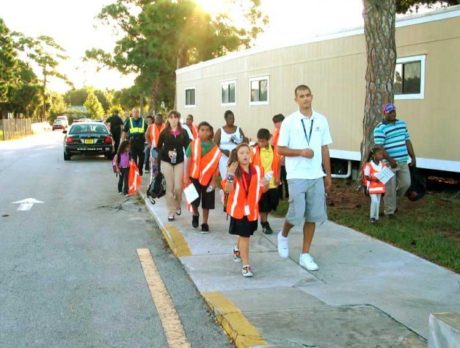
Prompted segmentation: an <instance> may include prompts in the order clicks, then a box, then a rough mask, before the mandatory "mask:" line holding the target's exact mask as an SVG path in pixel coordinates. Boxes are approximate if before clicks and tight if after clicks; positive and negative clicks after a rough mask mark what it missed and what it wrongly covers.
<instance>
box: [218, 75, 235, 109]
mask: <svg viewBox="0 0 460 348" xmlns="http://www.w3.org/2000/svg"><path fill="white" fill-rule="evenodd" d="M235 89H236V82H235V81H227V82H222V84H221V91H222V105H229V104H231V105H235Z"/></svg>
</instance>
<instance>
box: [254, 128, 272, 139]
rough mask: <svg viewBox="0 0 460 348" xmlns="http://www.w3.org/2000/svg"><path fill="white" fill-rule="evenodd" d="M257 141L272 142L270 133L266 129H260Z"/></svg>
mask: <svg viewBox="0 0 460 348" xmlns="http://www.w3.org/2000/svg"><path fill="white" fill-rule="evenodd" d="M257 139H264V140H270V131H269V130H268V129H266V128H260V129H259V130H258V131H257Z"/></svg>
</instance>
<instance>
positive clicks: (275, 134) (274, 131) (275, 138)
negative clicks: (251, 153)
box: [272, 128, 280, 151]
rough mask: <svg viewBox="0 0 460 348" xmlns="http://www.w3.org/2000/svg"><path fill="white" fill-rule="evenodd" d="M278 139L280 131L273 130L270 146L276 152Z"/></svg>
mask: <svg viewBox="0 0 460 348" xmlns="http://www.w3.org/2000/svg"><path fill="white" fill-rule="evenodd" d="M279 138H280V130H279V129H278V128H275V129H274V130H273V136H272V146H273V148H274V149H276V151H278V140H279Z"/></svg>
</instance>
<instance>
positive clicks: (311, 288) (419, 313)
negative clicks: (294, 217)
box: [143, 190, 460, 348]
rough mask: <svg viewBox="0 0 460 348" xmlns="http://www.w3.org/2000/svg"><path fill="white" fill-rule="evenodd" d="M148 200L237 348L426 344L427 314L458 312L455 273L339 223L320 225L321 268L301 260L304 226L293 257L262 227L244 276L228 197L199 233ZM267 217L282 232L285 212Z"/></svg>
mask: <svg viewBox="0 0 460 348" xmlns="http://www.w3.org/2000/svg"><path fill="white" fill-rule="evenodd" d="M143 192H145V190H144V191H143ZM143 196H144V195H143ZM216 198H217V197H216ZM216 200H217V199H216ZM146 204H147V207H148V208H149V210H150V211H151V212H152V214H153V215H154V217H155V218H156V220H157V222H158V224H159V226H160V228H161V229H162V231H163V234H164V236H165V238H166V240H167V241H168V243H169V245H170V246H171V249H172V250H173V251H174V253H175V254H176V256H177V257H178V258H179V259H180V260H181V262H182V264H183V265H184V267H185V269H186V270H187V272H188V273H189V275H190V277H191V278H192V280H193V281H194V283H195V284H196V286H197V288H198V290H199V291H200V292H201V294H202V295H203V297H204V298H205V299H206V301H207V302H208V304H209V306H210V308H211V309H212V310H213V311H214V313H215V314H216V317H217V320H218V321H219V322H220V324H221V325H222V327H223V328H224V329H225V330H226V332H227V333H228V334H229V335H230V337H231V338H232V339H233V340H234V342H235V343H236V345H237V346H239V347H250V346H270V347H328V348H329V347H363V348H364V347H366V348H369V347H425V346H426V338H427V337H428V317H429V314H430V313H433V312H446V311H449V312H453V311H457V312H458V311H460V276H459V275H458V274H456V273H453V272H451V271H448V270H446V269H444V268H442V267H439V266H437V265H435V264H433V263H430V262H428V261H426V260H424V259H421V258H419V257H417V256H414V255H412V254H410V253H407V252H405V251H402V250H400V249H397V248H395V247H393V246H390V245H388V244H386V243H383V242H380V241H378V240H375V239H373V238H371V237H368V236H366V235H364V234H362V233H359V232H356V231H354V230H352V229H349V228H346V227H343V226H340V225H337V224H335V223H332V222H327V223H325V224H323V225H321V226H319V227H318V228H317V233H316V235H315V239H314V241H313V247H312V254H313V255H314V256H315V258H316V260H317V262H318V264H319V265H320V270H319V271H317V272H308V271H306V270H304V269H303V268H301V267H300V266H299V265H298V263H297V261H298V258H299V254H300V246H301V241H302V234H301V230H300V229H299V228H297V227H296V228H294V229H293V230H292V232H291V234H290V237H289V244H290V258H289V259H287V260H285V259H281V258H280V257H279V256H278V253H277V249H276V233H275V234H273V235H269V236H267V235H264V234H263V233H262V232H261V231H260V229H259V231H257V232H256V233H255V234H254V236H253V237H252V238H251V252H250V258H251V266H252V267H253V270H254V273H255V276H254V277H253V278H250V279H247V278H244V277H243V276H242V275H241V263H235V262H233V259H232V253H231V250H232V245H233V244H234V242H235V237H233V236H231V235H229V234H228V221H227V220H226V216H225V214H224V213H223V212H222V206H221V205H219V206H218V207H217V209H216V210H214V211H211V214H210V223H209V225H210V229H211V232H210V233H209V234H201V233H200V230H199V229H194V228H192V226H191V220H192V216H191V214H190V213H189V212H187V211H186V210H185V209H183V212H182V215H181V216H178V217H176V220H175V221H174V222H172V223H168V222H167V209H166V204H165V199H164V198H162V199H159V200H157V201H156V204H155V205H152V204H151V203H150V202H148V200H146ZM269 221H270V224H271V226H272V228H273V230H275V231H279V229H280V227H281V225H282V223H283V219H280V218H274V217H270V218H269ZM200 224H201V222H200ZM259 227H260V226H259Z"/></svg>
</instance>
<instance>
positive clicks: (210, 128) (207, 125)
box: [198, 121, 213, 131]
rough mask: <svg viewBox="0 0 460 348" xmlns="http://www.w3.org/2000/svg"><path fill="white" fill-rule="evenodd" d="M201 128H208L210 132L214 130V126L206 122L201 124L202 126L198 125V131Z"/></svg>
mask: <svg viewBox="0 0 460 348" xmlns="http://www.w3.org/2000/svg"><path fill="white" fill-rule="evenodd" d="M201 127H208V128H209V130H210V131H212V130H213V129H212V126H211V125H210V124H209V123H208V122H206V121H203V122H200V124H199V125H198V129H200V128H201Z"/></svg>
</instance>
